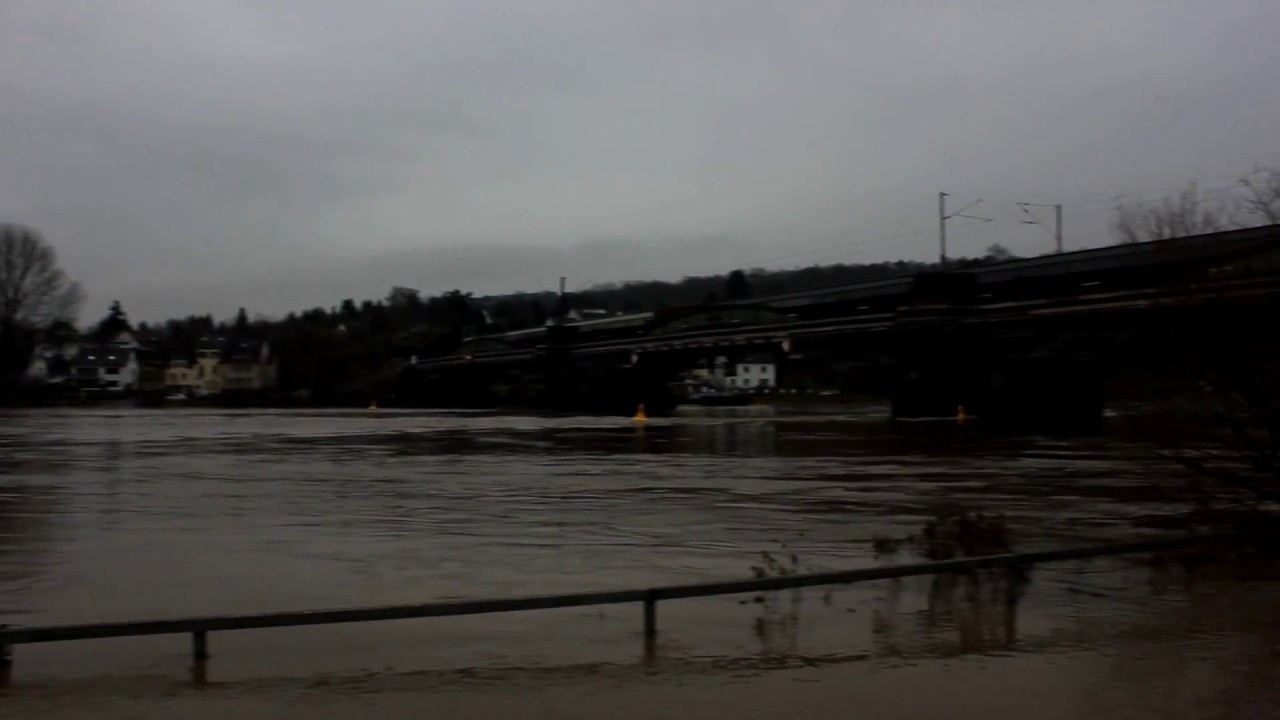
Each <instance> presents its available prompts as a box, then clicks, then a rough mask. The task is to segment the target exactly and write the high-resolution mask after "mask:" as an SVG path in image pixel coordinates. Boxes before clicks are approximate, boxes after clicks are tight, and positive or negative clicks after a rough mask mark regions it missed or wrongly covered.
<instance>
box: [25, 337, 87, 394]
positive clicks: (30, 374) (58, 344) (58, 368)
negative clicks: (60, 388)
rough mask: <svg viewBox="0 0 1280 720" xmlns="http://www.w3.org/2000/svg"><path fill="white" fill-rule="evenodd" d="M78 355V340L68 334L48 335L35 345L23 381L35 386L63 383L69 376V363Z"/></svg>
mask: <svg viewBox="0 0 1280 720" xmlns="http://www.w3.org/2000/svg"><path fill="white" fill-rule="evenodd" d="M79 354H80V339H79V338H78V337H77V336H76V334H75V332H74V331H72V332H71V333H70V334H59V333H50V334H48V335H46V336H45V337H44V338H42V339H41V340H40V342H39V343H37V344H36V346H35V348H34V349H33V350H32V352H31V362H29V363H28V364H27V370H26V373H25V376H24V377H25V379H26V381H27V382H29V383H32V384H36V385H49V384H58V383H63V382H65V381H66V380H67V378H68V377H70V375H71V363H72V361H73V360H75V358H76V356H77V355H79Z"/></svg>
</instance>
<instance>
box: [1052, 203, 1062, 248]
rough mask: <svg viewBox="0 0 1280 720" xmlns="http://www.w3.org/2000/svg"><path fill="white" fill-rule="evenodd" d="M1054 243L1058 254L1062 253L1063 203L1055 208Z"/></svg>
mask: <svg viewBox="0 0 1280 720" xmlns="http://www.w3.org/2000/svg"><path fill="white" fill-rule="evenodd" d="M1053 220H1054V223H1053V243H1054V246H1055V248H1056V250H1057V251H1058V252H1062V203H1058V204H1056V205H1054V206H1053Z"/></svg>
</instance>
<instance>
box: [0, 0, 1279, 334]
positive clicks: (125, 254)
mask: <svg viewBox="0 0 1280 720" xmlns="http://www.w3.org/2000/svg"><path fill="white" fill-rule="evenodd" d="M1278 21H1280V4H1277V3H1275V2H1274V0H1233V1H1231V2H1223V3H1217V4H1207V3H1203V2H1200V1H1199V0H1167V1H1165V2H1150V1H1149V0H1129V1H1127V2H1126V1H1123V0H1121V1H1118V2H1105V3H1104V2H1081V3H1025V2H1022V3H1015V2H971V3H952V2H902V3H871V2H854V1H853V0H849V1H847V2H822V1H820V0H813V1H812V2H805V3H776V2H764V1H763V0H760V1H735V2H727V1H726V2H706V3H677V2H654V3H650V2H634V3H618V2H603V1H602V2H587V1H586V0H547V2H540V3H525V2H514V1H513V2H509V3H447V4H445V3H442V4H427V3H412V2H392V1H391V0H385V1H381V2H364V3H358V4H352V3H347V2H337V1H336V0H333V1H330V0H311V1H308V2H301V1H296V2H278V3H260V2H254V1H251V0H242V1H240V2H222V3H154V2H145V1H143V0H117V2H113V3H98V2H93V1H92V0H82V1H81V2H72V1H70V0H62V1H61V2H57V3H49V2H43V1H42V0H10V2H7V3H5V4H4V6H3V7H2V8H0V97H2V98H3V102H0V218H3V219H5V220H12V221H19V222H25V223H28V224H32V225H36V226H38V227H41V228H42V229H43V230H44V231H45V233H46V235H47V236H48V237H49V238H50V240H52V241H53V242H54V243H55V244H56V246H57V247H58V249H59V251H60V253H61V255H62V257H63V258H64V260H65V264H66V265H67V267H68V270H69V271H70V272H71V273H73V274H74V275H75V276H76V277H78V278H79V279H80V280H81V281H82V282H83V283H84V284H85V286H86V288H87V290H88V291H89V293H90V295H91V302H92V303H93V304H94V305H93V306H91V307H90V308H89V309H88V310H87V311H86V314H90V315H96V314H97V312H98V307H97V306H100V305H104V304H105V302H106V300H107V299H109V298H113V297H118V298H120V299H121V300H123V301H125V303H126V307H128V308H130V309H131V310H132V311H133V314H134V315H135V316H141V317H151V318H155V317H162V316H164V315H167V314H169V313H173V312H189V311H197V310H208V311H211V312H214V313H215V314H218V315H221V316H226V315H229V314H230V313H231V312H234V310H235V308H236V307H239V306H241V305H244V306H247V307H249V308H250V309H251V310H257V311H261V312H267V313H273V314H278V313H282V312H284V311H287V310H289V309H294V308H302V307H307V306H309V305H315V304H326V305H327V304H332V303H335V302H337V301H338V300H340V299H341V298H342V297H348V296H351V297H358V298H359V297H376V296H381V295H383V294H384V293H385V292H386V290H387V288H389V287H390V286H391V285H392V284H409V285H416V286H418V287H421V288H423V289H424V290H426V291H428V292H436V291H440V290H444V289H448V288H452V287H461V288H466V289H474V290H476V291H478V292H498V291H504V290H519V289H542V288H549V287H552V286H553V285H554V283H555V279H556V277H557V276H559V275H561V274H568V275H570V276H571V282H570V284H571V285H577V284H579V283H581V282H586V281H588V280H595V281H599V282H604V281H615V280H623V279H627V278H644V277H650V276H657V277H678V276H680V275H683V274H689V273H706V272H715V271H722V270H725V269H727V268H732V267H734V266H737V265H743V266H751V265H759V264H765V265H770V266H787V265H794V264H805V263H809V262H825V261H875V260H884V259H894V258H898V257H905V258H925V257H929V256H931V255H932V254H935V253H936V241H935V237H934V234H935V232H936V231H935V227H936V217H935V216H934V212H935V202H936V200H935V198H936V192H937V191H938V190H940V189H946V190H948V191H950V192H952V193H954V195H955V198H956V201H957V202H967V201H969V200H972V199H977V198H979V197H981V198H984V203H983V205H981V206H979V207H980V208H981V210H982V212H984V213H986V214H987V215H988V216H990V217H994V218H996V219H997V222H992V223H986V224H980V225H977V224H975V225H963V224H961V223H959V222H957V223H956V224H955V225H954V226H953V229H952V232H951V235H952V238H953V244H954V248H955V252H957V253H970V254H972V253H977V252H981V250H982V249H983V248H985V247H986V246H987V245H988V244H990V243H992V242H1003V243H1005V244H1007V245H1008V246H1010V247H1011V248H1013V249H1014V250H1015V251H1018V252H1023V253H1035V252H1040V251H1043V250H1045V249H1047V248H1048V239H1047V237H1045V235H1044V234H1043V233H1042V232H1041V231H1040V230H1038V229H1036V228H1034V227H1030V226H1027V225H1023V224H1021V223H1020V222H1019V220H1020V219H1021V216H1020V214H1019V212H1018V211H1017V209H1016V207H1015V206H1014V204H1013V203H1015V202H1017V201H1021V200H1036V201H1046V202H1053V201H1062V202H1067V203H1068V204H1077V203H1081V202H1083V203H1084V204H1082V205H1077V206H1076V207H1071V208H1069V209H1068V213H1067V223H1068V243H1069V244H1072V245H1075V246H1081V245H1090V244H1099V243H1105V242H1108V241H1109V238H1108V237H1107V235H1106V227H1105V222H1106V217H1107V212H1108V209H1109V208H1108V206H1109V202H1108V199H1109V198H1110V197H1112V196H1113V195H1114V194H1116V193H1120V192H1132V191H1156V190H1159V189H1160V188H1162V187H1167V186H1170V185H1175V184H1177V183H1180V182H1184V181H1186V180H1189V179H1192V178H1193V177H1199V178H1201V179H1202V180H1212V179H1215V178H1226V177H1227V176H1228V175H1229V174H1231V173H1234V172H1238V171H1243V170H1247V169H1248V168H1249V167H1250V166H1251V165H1252V164H1253V163H1254V162H1255V161H1256V160H1257V159H1259V158H1261V157H1264V156H1270V157H1272V158H1274V157H1276V153H1280V147H1277V146H1276V145H1275V144H1274V143H1275V139H1274V129H1273V125H1274V122H1273V120H1272V118H1274V117H1276V115H1277V111H1280V93H1276V92H1275V91H1274V87H1273V85H1274V80H1273V78H1272V74H1273V71H1274V67H1275V66H1276V64H1277V60H1278V59H1280V57H1278V56H1280V52H1278V51H1277V50H1276V49H1275V45H1274V40H1273V32H1272V29H1273V28H1274V27H1276V24H1277V22H1278ZM1226 182H1229V179H1227V180H1222V181H1221V183H1220V184H1222V183H1226Z"/></svg>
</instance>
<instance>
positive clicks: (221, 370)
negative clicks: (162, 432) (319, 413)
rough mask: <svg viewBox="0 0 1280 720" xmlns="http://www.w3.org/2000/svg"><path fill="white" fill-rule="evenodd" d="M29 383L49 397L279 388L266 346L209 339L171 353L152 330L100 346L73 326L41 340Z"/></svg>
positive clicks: (250, 392)
mask: <svg viewBox="0 0 1280 720" xmlns="http://www.w3.org/2000/svg"><path fill="white" fill-rule="evenodd" d="M24 379H25V381H26V383H27V384H28V385H35V386H41V387H43V388H45V389H46V390H48V391H50V392H57V391H64V392H67V393H75V394H81V395H98V396H117V397H119V396H125V395H152V396H156V397H166V398H169V399H172V400H187V399H194V398H210V397H215V396H220V395H241V396H261V395H266V394H269V393H271V392H272V391H274V390H275V387H276V381H277V363H276V359H275V358H274V357H273V356H272V354H271V349H270V346H269V345H268V343H266V342H256V341H255V342H238V341H234V340H231V339H228V338H224V337H217V336H210V337H205V338H201V339H200V342H199V344H198V346H197V349H196V351H195V355H194V356H191V357H187V356H183V355H176V354H173V353H172V352H171V351H170V350H168V349H166V348H164V347H162V346H161V345H160V344H159V343H158V342H156V339H155V338H154V337H152V336H150V334H149V333H145V332H140V331H137V330H121V331H119V332H118V333H116V334H115V335H114V336H112V337H111V338H110V339H108V340H107V342H99V341H95V340H94V339H93V338H91V337H88V336H83V335H80V334H79V333H76V332H75V331H74V330H73V329H71V328H69V327H68V328H66V329H64V330H63V331H61V332H51V333H49V334H47V335H46V337H45V338H43V339H42V341H41V342H39V343H37V345H36V347H35V350H34V352H33V353H32V356H31V361H30V363H29V364H28V365H27V370H26V373H25V377H24Z"/></svg>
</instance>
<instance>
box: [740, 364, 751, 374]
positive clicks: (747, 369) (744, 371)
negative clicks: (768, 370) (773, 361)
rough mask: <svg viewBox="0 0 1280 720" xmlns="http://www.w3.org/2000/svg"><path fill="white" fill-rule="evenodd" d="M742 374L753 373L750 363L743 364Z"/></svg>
mask: <svg viewBox="0 0 1280 720" xmlns="http://www.w3.org/2000/svg"><path fill="white" fill-rule="evenodd" d="M742 374H743V375H750V374H751V366H750V365H743V366H742Z"/></svg>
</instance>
